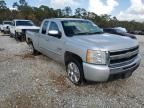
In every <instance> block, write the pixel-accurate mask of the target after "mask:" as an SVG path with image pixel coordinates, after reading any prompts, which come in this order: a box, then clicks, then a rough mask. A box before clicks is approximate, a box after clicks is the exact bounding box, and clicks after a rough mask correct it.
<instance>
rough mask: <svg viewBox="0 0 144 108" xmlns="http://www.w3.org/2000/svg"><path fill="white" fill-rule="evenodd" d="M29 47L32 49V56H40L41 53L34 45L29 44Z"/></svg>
mask: <svg viewBox="0 0 144 108" xmlns="http://www.w3.org/2000/svg"><path fill="white" fill-rule="evenodd" d="M28 45H29V47H30V52H31V54H33V55H38V54H39V52H38V51H37V50H36V49H35V48H34V46H33V44H32V43H29V44H28Z"/></svg>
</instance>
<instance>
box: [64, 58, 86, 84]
mask: <svg viewBox="0 0 144 108" xmlns="http://www.w3.org/2000/svg"><path fill="white" fill-rule="evenodd" d="M66 71H67V76H68V79H69V80H70V81H71V82H72V83H73V84H75V85H81V84H82V83H83V82H84V73H83V66H82V63H80V62H79V61H78V60H76V59H75V58H71V59H70V60H69V61H68V62H67V64H66Z"/></svg>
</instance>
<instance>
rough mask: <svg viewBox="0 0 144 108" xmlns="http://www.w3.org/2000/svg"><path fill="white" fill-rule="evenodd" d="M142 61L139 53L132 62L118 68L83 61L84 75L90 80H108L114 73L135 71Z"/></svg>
mask: <svg viewBox="0 0 144 108" xmlns="http://www.w3.org/2000/svg"><path fill="white" fill-rule="evenodd" d="M140 61H141V57H140V55H138V56H137V58H136V59H135V60H134V61H133V62H132V63H130V64H128V65H125V66H122V67H116V68H110V67H109V66H106V65H93V64H88V63H83V70H84V76H85V79H86V80H89V81H100V82H101V81H108V80H109V79H110V77H111V76H112V75H119V74H126V73H128V72H130V73H133V72H134V71H135V70H136V69H137V68H138V67H139V65H140Z"/></svg>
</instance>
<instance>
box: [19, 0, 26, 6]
mask: <svg viewBox="0 0 144 108" xmlns="http://www.w3.org/2000/svg"><path fill="white" fill-rule="evenodd" d="M19 3H20V5H21V6H27V2H26V0H19Z"/></svg>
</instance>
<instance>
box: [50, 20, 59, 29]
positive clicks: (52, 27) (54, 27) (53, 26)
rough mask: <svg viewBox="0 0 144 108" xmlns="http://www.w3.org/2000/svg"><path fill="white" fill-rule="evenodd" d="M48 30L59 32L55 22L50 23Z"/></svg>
mask: <svg viewBox="0 0 144 108" xmlns="http://www.w3.org/2000/svg"><path fill="white" fill-rule="evenodd" d="M49 30H57V31H59V28H58V25H57V24H56V23H55V22H51V24H50V27H49Z"/></svg>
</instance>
